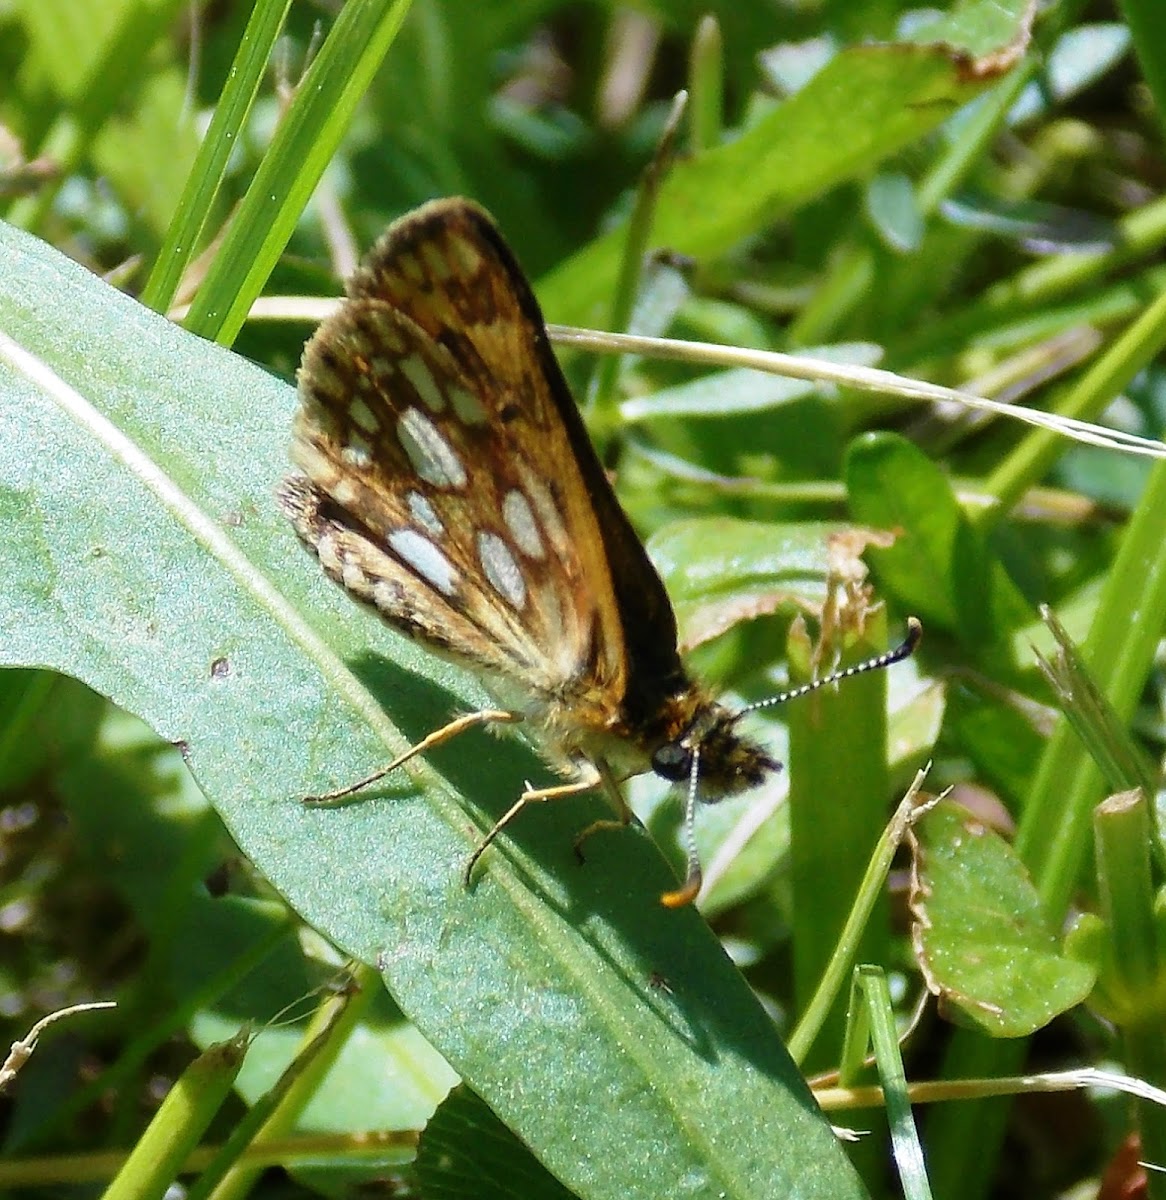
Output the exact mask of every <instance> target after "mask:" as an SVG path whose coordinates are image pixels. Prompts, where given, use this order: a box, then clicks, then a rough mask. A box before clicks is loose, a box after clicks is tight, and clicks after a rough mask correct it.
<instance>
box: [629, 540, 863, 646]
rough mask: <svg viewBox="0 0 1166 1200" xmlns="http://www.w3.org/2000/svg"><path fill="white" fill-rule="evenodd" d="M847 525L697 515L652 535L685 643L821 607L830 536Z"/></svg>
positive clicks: (654, 556)
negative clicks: (778, 615)
mask: <svg viewBox="0 0 1166 1200" xmlns="http://www.w3.org/2000/svg"><path fill="white" fill-rule="evenodd" d="M842 529H843V526H840V525H827V524H813V523H808V524H800V525H776V524H767V523H765V522H763V521H742V520H738V519H736V518H733V517H696V518H693V519H691V520H687V521H677V522H675V523H673V524H671V525H667V526H665V527H664V528H663V529H661V530H660V531H659V532H658V533H656V534H654V535H653V536H652V537H651V538H650V539H649V540H648V550H649V552H650V553H651V555H652V561H653V562H654V563H655V564H656V569H657V570H658V571H659V572H660V577H661V578H662V579H663V580H664V585H665V587H667V589H668V595H669V596H670V597H671V599H672V607H673V608H674V609H675V611H676V620H677V623H678V624H679V626H680V638H681V642H682V644H683V645H684V646H686V647H688V648H691V647H693V646H699V645H701V644H702V643H703V642H707V641H709V640H710V639H711V638H714V637H716V636H717V635H718V634H720V633H724V632H725V630H726V629H729V628H730V627H732V626H733V625H735V624H737V622H739V621H746V620H749V619H751V618H753V617H760V616H764V615H767V614H769V613H774V612H778V611H779V610H782V609H784V610H785V611H787V612H788V613H789V614H790V615H791V616H792V615H793V614H794V613H796V612H798V611H805V610H806V609H807V608H820V607H821V605H822V603H823V602H824V601H825V599H826V576H827V574H828V573H829V570H830V560H829V548H830V546H829V538H830V535H831V534H836V533H839V532H841V530H842Z"/></svg>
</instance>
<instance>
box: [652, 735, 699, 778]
mask: <svg viewBox="0 0 1166 1200" xmlns="http://www.w3.org/2000/svg"><path fill="white" fill-rule="evenodd" d="M652 770H653V771H655V772H656V774H657V775H661V776H663V777H664V778H665V779H671V780H673V781H676V780H680V779H687V778H688V776H689V773H690V772H691V770H692V751H691V750H690V749H689V748H688V747H687V746H685V745H684V744H683V743H681V742H665V743H664V745H663V746H661V747H659V749H657V750H656V752H655V753H654V754H653V755H652Z"/></svg>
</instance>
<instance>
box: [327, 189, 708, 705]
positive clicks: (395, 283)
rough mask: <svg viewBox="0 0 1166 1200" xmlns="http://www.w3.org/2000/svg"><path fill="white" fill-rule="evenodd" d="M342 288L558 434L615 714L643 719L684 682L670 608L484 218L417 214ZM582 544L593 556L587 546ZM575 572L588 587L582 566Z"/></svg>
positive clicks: (518, 273) (519, 281) (525, 292)
mask: <svg viewBox="0 0 1166 1200" xmlns="http://www.w3.org/2000/svg"><path fill="white" fill-rule="evenodd" d="M348 290H349V294H350V295H351V296H353V297H362V296H367V297H378V298H380V299H383V300H386V301H388V302H390V303H391V304H392V305H393V306H394V307H395V308H396V309H397V310H398V311H399V312H401V313H402V314H404V315H405V316H407V317H408V318H409V319H410V320H412V321H413V322H415V323H416V324H417V325H418V326H420V327H421V328H422V329H423V330H424V331H425V332H426V333H427V334H428V336H429V337H431V338H432V339H433V340H434V341H435V342H437V343H439V344H440V345H442V346H444V347H445V348H446V349H448V350H449V351H450V353H451V354H452V355H453V357H454V358H455V359H456V360H457V361H458V363H459V365H461V367H462V369H463V371H464V372H465V373H466V376H467V377H468V378H469V379H470V380H473V381H475V385H476V387H477V388H478V389H479V390H480V391H481V392H484V393H488V394H491V395H494V396H497V397H498V398H499V401H500V407H499V411H504V406H505V397H506V396H511V397H522V396H530V397H534V398H535V403H534V406H533V409H532V410H531V419H532V420H534V421H535V422H536V423H537V424H539V425H540V426H542V427H544V428H549V427H551V426H553V427H554V428H555V430H556V432H557V433H559V432H561V435H562V437H561V438H560V440H559V442H558V443H557V444H556V447H555V453H556V454H557V453H558V452H559V450H560V448H561V449H562V452H563V460H562V461H563V462H564V463H565V462H566V461H567V460H568V459H570V460H571V461H572V462H573V463H574V465H575V467H576V468H577V470H578V472H579V475H580V477H581V478H582V481H583V484H584V488H585V490H584V491H578V490H577V489H575V488H573V487H572V488H570V489H569V493H570V497H571V498H572V500H574V501H576V502H577V508H578V509H580V510H581V509H583V508H585V507H589V508H590V509H591V513H590V514H589V515H588V519H587V520H584V518H583V514H582V512H581V511H580V512H579V513H578V516H577V519H575V518H576V514H575V513H572V514H569V516H570V517H571V518H572V520H571V525H572V528H573V529H576V530H578V532H579V533H580V534H581V535H583V534H589V533H590V532H591V530H592V528H596V529H597V530H598V533H599V538H600V540H601V541H602V547H603V549H602V555H600V554H599V552H598V550H596V551H595V552H594V554H593V555H592V558H593V559H594V567H595V568H596V569H597V570H598V573H597V574H596V575H595V579H596V580H597V587H598V586H600V583H599V582H598V581H604V583H605V582H606V580H608V579H610V588H611V593H612V595H611V596H610V598H609V594H608V593H606V592H605V593H604V595H603V599H602V604H601V607H602V608H603V610H604V611H606V608H607V606H608V604H609V602H610V601H613V602H614V607H615V609H616V610H617V612H618V617H613V618H612V619H611V620H609V621H607V622H606V623H605V631H608V630H610V629H612V628H614V626H615V625H616V624H617V623H618V625H619V626H620V628H621V632H620V635H619V636H620V638H621V640H622V642H623V643H624V644H623V659H624V662H625V676H626V684H627V690H626V691H625V693H624V695H623V697H622V703H623V706H624V709H625V716H626V717H627V719H628V720H629V722H630V723H632V724H636V723H639V722H640V721H642V720H643V719H645V718H646V717H648V716H651V715H654V714H655V713H656V711H657V710H658V708H659V705H660V698H661V696H663V695H666V694H668V693H669V692H670V691H672V690H673V689H674V688H676V687H679V686H682V684H683V680H684V673H683V668H682V666H681V663H680V659H679V655H678V653H677V649H676V641H677V636H676V618H675V615H674V613H673V611H672V605H671V602H670V601H669V599H668V595H667V593H666V592H665V591H664V586H663V584H662V583H661V582H660V578H659V576H658V575H657V574H656V570H655V568H654V567H653V566H652V563H651V560H650V559H649V558H648V556H647V554H646V553H645V551H644V548H643V545H642V543H641V542H640V539H639V537H638V535H637V534H636V532H635V530H634V529H633V528H632V526H631V523H630V522H629V521H628V519H627V516H626V514H625V513H624V511H623V509H622V508H621V507H620V505H619V502H618V501H617V500H616V497H615V493H614V492H613V491H612V489H611V485H610V484H609V483H608V481H607V477H606V475H605V474H604V471H603V468H602V466H601V465H600V463H599V461H598V459H597V457H596V454H595V450H594V448H593V447H592V445H591V441H590V439H589V438H588V436H587V432H586V430H585V429H584V427H583V422H582V420H581V418H580V416H579V410H578V408H577V407H576V405H575V402H574V400H573V398H572V397H571V394H570V391H569V389H568V388H567V384H566V381H565V380H564V379H563V376H562V372H561V370H560V368H559V364H558V361H557V360H556V358H555V356H554V353H553V351H552V350H551V347H550V342H549V340H548V338H547V334H546V326H545V323H544V321H543V316H542V312H541V311H540V309H539V306H538V302H537V300H536V299H535V297H534V294H533V292H532V291H531V289H530V285H529V284H528V283H527V281H526V277H525V275H524V274H523V272H522V269H521V267H520V266H519V265H518V263H517V262H516V261H515V258H514V255H513V254H512V252H511V250H510V248H509V246H507V244H506V242H505V240H504V239H503V238H502V235H501V234H500V233H499V232H498V228H497V226H496V225H495V224H494V222H493V220H492V219H491V218H490V217H489V215H488V214H487V213H485V212H484V211H483V210H482V209H481V208H480V207H479V206H478V205H476V204H474V203H472V202H470V201H467V200H461V199H452V200H437V201H434V202H432V203H430V204H426V205H423V206H422V207H421V208H419V209H417V210H416V212H414V213H412V214H410V215H409V216H408V217H407V218H405V219H404V220H402V221H401V222H399V223H398V224H396V225H394V226H393V227H392V228H391V229H390V230H389V231H388V233H387V234H386V235H385V237H384V238H383V239H382V241H381V242H380V243H379V244H378V246H377V248H376V249H375V250H374V251H373V253H372V254H371V255H370V256H369V259H368V261H367V262H366V263H365V265H364V266H363V267H362V268H361V269H360V270H359V271H357V272H356V274H355V275H354V276H353V278H352V279H351V280H350V281H349V287H348ZM520 403H521V402H520ZM564 442H565V444H564ZM550 467H551V469H552V471H553V470H554V467H555V464H554V462H553V461H551V462H550ZM553 477H554V475H553V474H552V478H553ZM573 482H574V480H573V479H572V483H573ZM587 544H588V546H591V545H596V546H598V542H595V541H594V540H593V539H589V540H588V543H587ZM599 568H602V569H601V570H599ZM586 569H587V571H588V572H589V575H588V578H590V571H591V570H592V564H591V563H590V562H589V563H587V564H586Z"/></svg>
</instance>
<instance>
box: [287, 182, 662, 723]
mask: <svg viewBox="0 0 1166 1200" xmlns="http://www.w3.org/2000/svg"><path fill="white" fill-rule="evenodd" d="M484 229H485V230H488V231H492V230H493V226H492V224H490V223H489V222H488V219H486V218H484V217H481V218H480V220H479V213H478V211H477V210H476V209H475V208H473V206H470V205H468V204H466V203H465V202H445V203H443V204H439V205H431V206H426V208H424V209H422V210H420V212H419V213H418V214H415V215H414V216H413V217H410V218H407V219H406V221H404V222H403V223H400V224H398V225H397V226H394V228H393V229H392V230H390V231H389V233H388V234H387V235H386V237H385V238H384V239H383V240H382V241H381V243H379V244H378V246H377V247H376V248H375V249H374V251H373V253H372V255H371V256H370V258H369V261H368V263H367V264H366V266H365V267H363V268H362V269H361V271H360V272H359V273H358V275H357V276H356V277H355V278H354V280H353V282H352V283H351V284H350V288H349V291H350V295H351V299H349V301H348V302H347V303H346V304H345V305H344V306H343V307H342V308H341V310H340V311H339V312H338V313H337V314H336V315H335V316H334V317H332V318H330V319H329V320H328V321H326V322H325V323H324V324H323V325H322V326H321V328H320V330H319V331H318V332H317V334H316V336H315V337H314V338H313V340H312V342H311V344H310V345H309V347H308V350H307V352H306V354H305V358H304V365H303V368H302V370H301V374H300V391H301V395H302V398H303V405H302V407H301V410H300V414H299V416H298V418H297V423H296V428H295V437H294V449H293V456H294V458H295V460H296V462H297V464H298V465H299V466H300V467H301V469H302V470H303V471H304V472H305V475H306V477H307V480H306V482H305V481H298V482H297V481H293V482H292V483H291V485H290V487H289V488H288V489H285V493H284V503H285V507H286V508H288V510H289V512H290V513H291V515H292V517H293V520H295V521H296V524H297V527H298V528H299V529H300V532H301V536H304V538H305V540H306V541H308V542H309V543H310V544H312V545H313V546H314V548H315V549H316V550H317V553H319V555H320V559H321V562H322V563H323V565H324V566H325V568H326V569H328V570H329V572H330V573H331V574H332V575H333V576H334V577H335V578H336V579H338V580H339V581H340V582H341V583H342V584H344V586H346V587H347V588H348V589H349V590H350V591H351V592H353V593H354V594H355V595H357V596H358V597H359V598H360V599H362V600H365V601H367V602H369V603H371V604H373V605H374V606H375V607H376V608H377V609H378V611H379V612H380V613H381V614H382V615H383V616H384V617H385V618H386V619H388V620H389V621H390V622H392V623H393V624H395V625H397V626H398V627H400V628H402V629H404V630H405V631H407V632H409V633H411V634H413V635H415V636H419V637H421V638H423V639H425V640H426V641H428V642H430V643H431V644H433V645H435V646H438V647H440V648H444V649H446V650H447V651H450V652H452V653H454V654H455V655H457V656H458V657H460V658H463V659H466V660H468V661H470V662H471V663H472V664H473V665H475V666H476V667H477V668H479V669H482V670H486V671H488V672H489V673H490V674H491V675H493V676H494V677H495V678H496V679H497V678H498V677H501V678H502V679H503V680H510V681H511V682H513V683H514V684H516V685H517V687H518V689H519V690H520V692H521V693H523V694H531V693H533V694H534V697H535V698H536V700H537V699H539V698H540V697H541V698H542V699H544V700H550V699H553V700H554V701H555V702H557V703H558V702H565V701H568V700H573V702H574V703H575V704H576V705H577V706H578V705H580V704H582V703H583V700H584V698H587V705H585V706H584V707H583V708H582V709H578V708H577V711H576V715H577V716H578V717H580V718H581V719H583V720H584V721H587V720H588V717H589V714H588V713H587V711H586V707H587V706H588V705H589V706H592V707H595V708H596V711H594V712H593V713H591V714H590V720H591V721H592V722H600V721H602V720H604V719H610V718H613V717H614V715H615V714H616V712H617V711H618V709H619V704H620V701H621V699H622V697H623V694H624V691H625V670H626V657H625V654H624V643H623V631H622V627H621V623H620V616H619V609H618V606H617V603H616V601H615V597H614V589H613V583H612V579H611V574H610V570H609V567H608V563H607V559H606V555H605V551H604V541H603V537H602V535H601V532H600V529H599V526H598V521H597V516H596V513H595V511H594V508H593V502H592V494H593V488H592V487H591V486H589V482H588V481H587V480H586V479H585V478H584V477H583V474H582V469H581V468H580V466H579V465H578V461H577V453H576V449H575V446H574V444H573V441H572V438H571V435H570V432H569V429H568V425H567V423H566V422H565V421H564V419H563V410H562V408H561V403H560V397H558V396H557V395H556V394H555V391H554V386H555V382H556V381H557V372H558V368H557V364H555V365H554V371H555V373H556V380H554V381H553V380H549V379H548V377H547V370H546V365H545V362H544V360H543V359H542V358H541V357H540V355H539V353H537V352H536V349H535V343H536V342H537V340H538V339H539V338H540V337H542V336H543V334H542V325H541V319H540V320H539V321H538V323H537V324H532V319H531V314H530V313H529V312H528V311H527V304H528V303H529V304H531V305H533V298H530V297H529V290H528V289H527V288H526V285H525V283H524V281H523V280H522V278H521V275H518V274H516V272H517V268H516V267H514V266H513V263H512V260H510V259H509V258H508V257H507V258H505V259H502V258H500V257H499V255H498V252H497V249H496V247H495V246H494V245H493V243H492V241H491V239H490V238H489V237H487V236H485V235H484V233H483V230H484ZM534 313H535V314H536V315H537V307H535V309H534ZM547 353H548V354H549V349H548V350H547ZM551 362H552V364H553V359H552V360H551ZM558 382H561V381H558ZM562 386H563V389H564V391H565V385H562ZM567 403H569V404H570V403H572V402H571V401H570V399H569V397H568V399H567ZM571 416H572V417H573V418H574V420H575V421H576V422H577V421H578V416H577V414H576V413H575V412H574V409H573V405H572V410H571ZM601 483H602V485H603V488H604V489H607V490H609V489H608V485H607V482H606V480H602V479H601ZM641 554H642V551H641ZM645 561H646V560H645ZM653 578H654V576H653ZM605 714H606V718H605Z"/></svg>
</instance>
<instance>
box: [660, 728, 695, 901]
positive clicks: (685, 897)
mask: <svg viewBox="0 0 1166 1200" xmlns="http://www.w3.org/2000/svg"><path fill="white" fill-rule="evenodd" d="M699 777H700V745H699V743H698V744H697V745H695V746H693V748H692V767H691V768H690V769H689V772H688V799H687V800H686V801H685V803H684V840H685V841H686V842H687V843H688V874H687V875H686V876H685V879H684V885H683V886H682V887H680V888H678V889H677V890H676V891H674V892H665V893H664V895H662V896H661V897H660V903H661V904H663V905H664V906H665V908H683V907H684V906H685V905H686V904H691V903H692V902H693V901H694V900H695V899H696V897H697V894H698V893H699V892H700V885H701V881H702V880H703V878H704V875H703V873H702V872H701V869H700V858H699V857H698V856H697V853H696V791H697V781H698V779H699Z"/></svg>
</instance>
